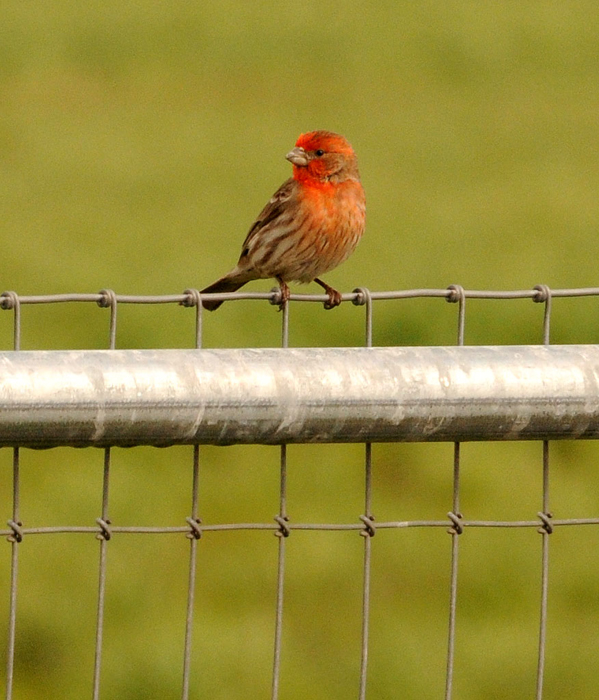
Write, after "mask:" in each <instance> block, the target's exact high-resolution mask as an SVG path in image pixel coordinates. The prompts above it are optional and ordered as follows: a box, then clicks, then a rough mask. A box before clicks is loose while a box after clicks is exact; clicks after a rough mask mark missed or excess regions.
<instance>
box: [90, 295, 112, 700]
mask: <svg viewBox="0 0 599 700" xmlns="http://www.w3.org/2000/svg"><path fill="white" fill-rule="evenodd" d="M101 295H102V297H101V299H100V301H99V302H98V306H100V307H101V308H109V309H110V327H109V332H108V336H109V340H108V345H109V349H110V350H114V349H115V348H116V320H117V299H116V294H115V293H114V292H113V291H112V290H102V292H101ZM110 461H111V451H110V447H107V448H105V450H104V471H103V475H102V516H101V517H100V518H97V519H96V522H97V523H98V525H99V526H100V532H99V533H98V534H97V535H96V537H97V538H98V540H99V541H100V560H99V564H98V603H97V611H96V648H95V654H94V679H93V690H92V698H93V700H99V698H100V676H101V670H102V643H103V638H104V611H105V600H106V569H107V555H108V551H107V547H108V541H109V540H110V537H111V533H110V517H109V495H110Z"/></svg>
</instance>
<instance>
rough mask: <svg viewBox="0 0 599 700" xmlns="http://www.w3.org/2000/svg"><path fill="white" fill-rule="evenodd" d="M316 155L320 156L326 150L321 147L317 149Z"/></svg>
mask: <svg viewBox="0 0 599 700" xmlns="http://www.w3.org/2000/svg"><path fill="white" fill-rule="evenodd" d="M315 153H316V155H317V156H318V157H319V158H320V156H324V151H323V150H322V148H319V149H318V150H317V151H315Z"/></svg>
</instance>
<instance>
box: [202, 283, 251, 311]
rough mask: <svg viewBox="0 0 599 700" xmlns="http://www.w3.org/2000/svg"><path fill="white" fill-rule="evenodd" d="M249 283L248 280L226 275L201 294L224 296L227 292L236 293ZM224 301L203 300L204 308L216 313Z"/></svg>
mask: <svg viewBox="0 0 599 700" xmlns="http://www.w3.org/2000/svg"><path fill="white" fill-rule="evenodd" d="M246 282H248V280H240V279H239V277H233V276H230V275H225V276H224V277H221V278H220V279H219V280H216V282H214V284H211V285H210V286H209V287H206V289H202V291H201V292H200V294H224V293H227V292H236V291H237V290H238V289H240V288H241V287H243V285H244V284H245V283H246ZM222 303H223V302H222V301H209V300H208V299H206V301H204V300H202V306H203V307H204V308H205V309H207V310H208V311H216V309H218V307H219V306H220V305H221V304H222Z"/></svg>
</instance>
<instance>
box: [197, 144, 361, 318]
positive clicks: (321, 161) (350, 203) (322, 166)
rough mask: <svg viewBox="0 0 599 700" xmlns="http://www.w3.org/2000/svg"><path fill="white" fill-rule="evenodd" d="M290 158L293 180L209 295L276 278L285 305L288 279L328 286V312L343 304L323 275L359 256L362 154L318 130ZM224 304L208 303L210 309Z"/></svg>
mask: <svg viewBox="0 0 599 700" xmlns="http://www.w3.org/2000/svg"><path fill="white" fill-rule="evenodd" d="M285 157H286V158H287V160H289V161H291V163H292V164H293V177H291V178H290V179H289V180H287V182H284V183H283V184H282V185H281V187H280V188H279V189H278V190H277V191H276V192H275V194H274V195H273V196H272V197H271V199H270V201H269V202H268V203H267V205H266V206H265V207H264V209H263V210H262V211H261V212H260V214H259V215H258V218H257V219H256V221H255V222H254V223H253V225H252V227H251V228H250V231H249V233H248V235H247V236H246V239H245V241H244V242H243V246H242V250H241V257H240V258H239V262H238V263H237V267H235V268H234V269H233V270H231V272H229V273H228V274H227V275H225V276H224V277H221V278H220V279H219V280H217V281H216V282H215V283H214V284H211V285H210V286H209V287H206V289H203V290H202V292H201V293H202V294H220V293H222V292H234V291H236V290H237V289H239V288H240V287H243V285H244V284H246V282H250V281H251V280H256V279H267V278H269V277H274V278H275V279H276V280H277V282H278V283H279V285H280V287H281V299H282V302H281V303H285V302H286V301H288V299H289V294H290V292H289V287H288V286H287V282H293V281H297V282H302V283H307V282H312V281H314V282H316V283H317V284H319V285H320V286H321V287H323V289H324V290H325V292H326V293H327V294H328V296H329V299H328V301H327V302H326V303H325V305H324V306H325V309H332V308H333V307H335V306H338V305H339V304H340V303H341V294H340V293H339V292H338V291H337V290H336V289H333V288H332V287H330V286H329V285H328V284H326V282H323V281H322V280H321V279H319V277H320V275H322V274H324V273H325V272H328V271H329V270H332V269H333V268H334V267H337V265H340V264H341V263H342V262H343V261H344V260H345V259H346V258H347V257H348V256H349V255H351V253H352V252H353V250H354V248H355V247H356V245H357V244H358V241H359V240H360V238H361V236H362V233H363V232H364V225H365V217H366V204H365V198H364V190H363V188H362V185H361V183H360V173H359V172H358V161H357V159H356V156H355V153H354V151H353V149H352V147H351V146H350V144H349V143H348V142H347V140H346V139H345V138H344V137H343V136H340V135H339V134H334V133H332V132H331V131H311V132H309V133H307V134H302V135H301V136H300V137H299V139H298V140H297V143H296V144H295V148H294V149H293V150H291V151H290V152H289V153H288V154H287V155H286V156H285ZM222 303H223V302H222V301H211V300H205V301H204V300H203V301H202V305H203V306H204V308H205V309H208V310H209V311H214V310H215V309H218V307H219V306H220V305H221V304H222Z"/></svg>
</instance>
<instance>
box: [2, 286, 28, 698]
mask: <svg viewBox="0 0 599 700" xmlns="http://www.w3.org/2000/svg"><path fill="white" fill-rule="evenodd" d="M2 296H3V299H2V301H3V307H4V308H12V310H13V313H14V316H13V348H14V350H15V351H19V350H20V349H21V305H20V302H19V297H18V295H17V294H16V293H15V292H7V293H5V294H3V295H2ZM12 479H13V481H12V518H11V519H10V520H9V521H8V525H9V527H10V528H11V530H12V533H11V534H10V535H9V536H8V541H9V542H10V543H11V559H10V594H9V613H8V643H7V650H6V700H12V697H13V687H14V670H15V642H16V633H17V590H18V584H19V543H20V542H21V541H22V539H23V535H22V532H21V527H22V525H23V523H22V522H21V518H20V492H21V467H20V451H19V448H18V447H15V448H13V460H12Z"/></svg>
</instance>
